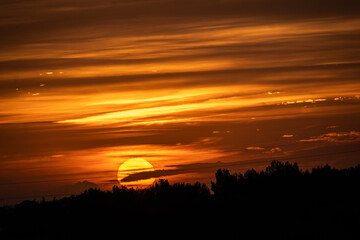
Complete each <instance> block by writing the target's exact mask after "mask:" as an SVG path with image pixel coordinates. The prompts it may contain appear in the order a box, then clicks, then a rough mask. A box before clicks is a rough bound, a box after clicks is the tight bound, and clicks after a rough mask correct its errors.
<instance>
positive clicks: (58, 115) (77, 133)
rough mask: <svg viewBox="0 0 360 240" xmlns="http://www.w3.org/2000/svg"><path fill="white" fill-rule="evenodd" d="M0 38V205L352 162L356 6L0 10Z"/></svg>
mask: <svg viewBox="0 0 360 240" xmlns="http://www.w3.org/2000/svg"><path fill="white" fill-rule="evenodd" d="M0 36H1V37H0V53H1V54H0V99H1V100H0V204H6V203H12V202H16V201H18V200H23V199H27V198H30V199H32V198H35V197H41V196H44V195H45V196H51V197H52V196H58V195H60V194H66V193H71V192H73V191H75V190H76V188H78V187H80V188H81V187H84V186H98V187H100V188H102V189H110V188H111V187H112V186H113V185H114V184H119V183H118V169H119V167H120V166H121V165H122V164H123V163H124V162H125V161H127V160H129V159H140V158H141V159H143V160H145V161H146V162H149V163H150V164H151V165H152V166H153V169H152V170H153V171H151V172H145V173H144V172H141V171H137V172H135V173H134V174H131V175H129V176H128V177H127V178H126V179H124V180H123V181H124V183H125V182H126V181H133V180H146V179H152V178H154V179H156V178H166V179H169V181H170V182H195V181H200V182H203V183H209V182H210V181H211V180H214V173H215V171H216V170H217V169H218V168H228V169H230V170H231V171H232V172H242V171H244V170H246V169H249V168H255V169H263V168H264V167H266V166H267V165H268V164H269V162H270V161H272V160H274V159H276V160H284V161H291V162H295V161H296V162H298V164H299V166H300V167H302V168H304V169H310V168H312V167H315V166H318V165H324V164H326V163H328V164H329V165H330V166H332V167H336V168H345V167H350V166H354V165H356V164H359V163H360V158H359V156H360V2H359V1H358V0H318V1H314V0H291V1H289V0H206V1H205V0H192V1H188V0H181V1H180V0H178V1H175V0H102V1H95V0H71V1H70V0H52V1H49V0H36V1H25V0H18V1H14V0H3V1H1V3H0ZM74 189H75V190H74Z"/></svg>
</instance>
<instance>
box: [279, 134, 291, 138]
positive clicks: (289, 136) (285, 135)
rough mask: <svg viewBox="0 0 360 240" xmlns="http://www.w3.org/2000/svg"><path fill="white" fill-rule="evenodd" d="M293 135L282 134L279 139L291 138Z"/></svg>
mask: <svg viewBox="0 0 360 240" xmlns="http://www.w3.org/2000/svg"><path fill="white" fill-rule="evenodd" d="M293 136H294V135H293V134H284V135H282V136H281V137H283V138H292V137H293Z"/></svg>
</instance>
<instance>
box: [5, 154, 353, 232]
mask: <svg viewBox="0 0 360 240" xmlns="http://www.w3.org/2000/svg"><path fill="white" fill-rule="evenodd" d="M215 176H216V179H215V182H212V183H211V189H209V188H208V187H207V186H206V185H205V184H201V183H199V182H197V183H195V184H184V183H176V184H170V183H169V182H168V181H167V180H163V179H160V180H159V181H157V182H156V183H154V184H153V185H152V186H151V187H149V188H146V189H138V190H136V189H128V188H125V187H121V186H120V187H119V186H114V187H113V189H112V191H102V190H100V189H88V190H86V191H85V192H83V193H82V194H79V195H76V196H75V195H74V196H71V197H66V198H62V199H58V200H56V199H54V200H53V201H45V200H43V201H40V202H37V201H24V202H22V203H20V204H18V205H15V206H12V207H10V206H5V207H1V208H0V236H3V237H4V238H3V239H25V238H26V239H84V238H87V237H91V238H94V237H98V238H102V239H103V238H104V239H105V238H110V237H116V238H120V239H121V238H125V237H126V238H128V237H132V238H136V239H138V238H146V239H150V238H167V239H169V238H170V239H173V238H186V239H194V238H200V239H206V238H208V239H215V238H217V239H261V238H263V239H271V238H276V239H360V234H359V226H360V206H359V203H360V195H359V189H360V188H359V183H360V181H359V180H360V165H358V166H356V167H351V168H348V169H342V170H338V169H333V168H331V167H330V166H328V165H326V166H323V167H316V168H314V169H312V170H311V171H302V170H301V169H299V167H298V165H297V164H296V163H294V164H292V163H289V162H285V163H283V162H277V161H273V162H271V164H270V166H268V167H267V168H266V169H265V170H263V171H260V172H257V171H255V170H253V169H251V170H248V171H246V172H245V173H244V174H240V173H234V174H231V173H230V172H229V170H227V169H219V170H218V171H217V172H216V174H215Z"/></svg>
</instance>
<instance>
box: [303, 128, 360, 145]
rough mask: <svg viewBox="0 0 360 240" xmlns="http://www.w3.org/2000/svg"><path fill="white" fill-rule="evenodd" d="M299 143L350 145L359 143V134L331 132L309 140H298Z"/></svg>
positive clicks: (354, 132) (356, 132) (353, 132)
mask: <svg viewBox="0 0 360 240" xmlns="http://www.w3.org/2000/svg"><path fill="white" fill-rule="evenodd" d="M299 141H300V142H319V141H323V142H335V143H352V142H359V141H360V132H358V131H349V132H331V133H325V134H321V135H320V136H316V137H311V138H309V139H302V140H299Z"/></svg>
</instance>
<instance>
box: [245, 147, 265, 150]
mask: <svg viewBox="0 0 360 240" xmlns="http://www.w3.org/2000/svg"><path fill="white" fill-rule="evenodd" d="M246 150H265V148H263V147H246Z"/></svg>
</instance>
